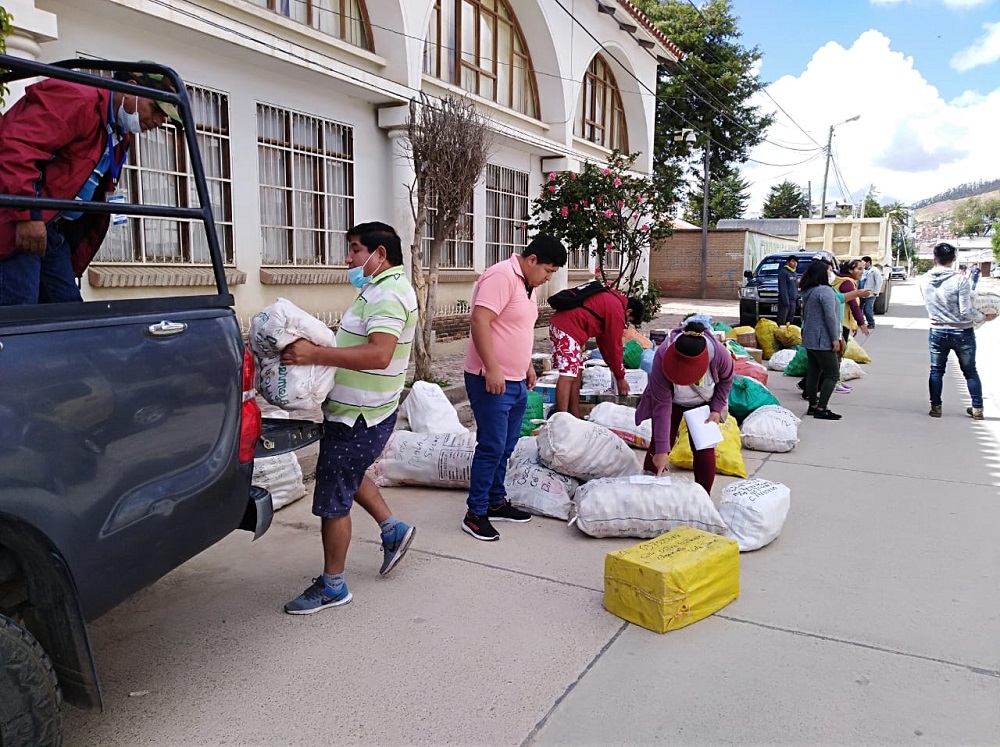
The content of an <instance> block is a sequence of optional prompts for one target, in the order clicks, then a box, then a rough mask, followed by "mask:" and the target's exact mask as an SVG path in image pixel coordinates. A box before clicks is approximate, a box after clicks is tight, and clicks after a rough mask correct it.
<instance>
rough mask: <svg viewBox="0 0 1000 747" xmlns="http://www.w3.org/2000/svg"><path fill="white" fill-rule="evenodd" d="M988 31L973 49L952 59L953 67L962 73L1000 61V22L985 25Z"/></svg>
mask: <svg viewBox="0 0 1000 747" xmlns="http://www.w3.org/2000/svg"><path fill="white" fill-rule="evenodd" d="M983 29H984V30H985V31H986V33H984V34H983V35H982V36H981V37H979V38H978V39H976V41H975V43H974V44H973V45H972V46H971V47H966V48H965V49H963V50H962V51H961V52H959V53H958V54H956V55H955V56H954V57H952V58H951V67H952V69H953V70H957V71H958V72H960V73H964V72H965V71H966V70H971V69H972V68H974V67H979V66H980V65H988V64H990V63H991V62H996V61H997V60H1000V22H998V23H984V24H983Z"/></svg>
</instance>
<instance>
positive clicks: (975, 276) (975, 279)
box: [969, 265, 982, 290]
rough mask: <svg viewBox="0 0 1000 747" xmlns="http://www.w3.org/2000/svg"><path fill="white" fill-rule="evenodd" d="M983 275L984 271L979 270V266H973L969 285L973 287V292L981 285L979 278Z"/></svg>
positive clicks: (970, 271)
mask: <svg viewBox="0 0 1000 747" xmlns="http://www.w3.org/2000/svg"><path fill="white" fill-rule="evenodd" d="M981 274H982V270H980V269H979V265H973V266H972V269H971V270H969V283H970V284H971V285H972V290H975V289H976V286H977V285H979V276H980V275H981Z"/></svg>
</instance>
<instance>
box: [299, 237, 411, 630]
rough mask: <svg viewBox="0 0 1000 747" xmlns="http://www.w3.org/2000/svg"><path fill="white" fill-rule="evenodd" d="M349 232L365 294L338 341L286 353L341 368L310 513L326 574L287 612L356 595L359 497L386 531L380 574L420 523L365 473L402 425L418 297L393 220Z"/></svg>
mask: <svg viewBox="0 0 1000 747" xmlns="http://www.w3.org/2000/svg"><path fill="white" fill-rule="evenodd" d="M347 240H348V248H347V266H348V273H347V274H348V279H349V280H350V282H351V284H352V285H354V286H355V287H356V288H358V289H359V290H360V291H361V293H360V294H359V295H358V297H357V299H356V300H355V301H354V303H352V304H351V306H350V308H349V309H348V310H347V313H346V314H344V317H343V319H342V320H341V322H340V328H339V329H338V330H337V347H335V348H326V347H320V346H318V345H314V344H312V343H311V342H308V341H307V340H296V341H295V342H293V343H292V344H291V345H289V346H288V347H287V348H285V350H284V352H283V353H282V356H281V361H282V363H284V364H286V365H322V366H336V367H337V373H336V375H335V377H334V384H333V389H332V390H330V393H329V394H328V395H327V399H326V402H325V403H324V405H323V410H324V415H325V417H326V430H325V434H324V436H323V440H322V441H321V442H320V448H319V461H318V463H317V465H316V487H315V490H314V492H313V513H314V514H315V515H316V516H319V517H320V520H321V525H322V538H323V573H322V574H320V575H319V576H317V577H316V578H315V579H313V583H312V585H310V586H309V588H307V589H306V590H305V591H304V592H302V594H300V595H299V596H298V597H296V598H295V599H293V600H292V601H291V602H289V603H288V604H286V605H285V612H287V613H288V614H290V615H308V614H311V613H313V612H319V611H320V610H323V609H327V608H328V607H337V606H339V605H342V604H347V603H348V602H350V601H351V598H352V595H351V592H350V591H348V589H347V584H346V583H345V582H344V566H345V564H346V562H347V547H348V545H349V544H350V542H351V506H352V505H353V503H354V501H357V502H358V503H359V504H361V507H362V508H363V509H364V510H365V511H367V512H368V513H369V514H371V515H372V518H374V519H375V521H377V522H378V524H379V527H380V528H381V530H382V552H383V562H382V568H381V570H380V571H379V572H380V573H381V574H382V575H385V574H387V573H388V572H389V571H391V570H392V569H393V568H394V567H395V566H396V564H397V563H398V562H399V560H400V558H402V557H403V554H404V553H405V552H406V550H407V549H408V548H409V546H410V543H411V542H412V541H413V535H414V534H415V533H416V531H417V530H416V528H415V527H411V526H409V525H408V524H406V523H404V522H402V521H399V520H398V519H396V517H395V516H393V514H392V511H390V510H389V507H388V506H387V505H386V503H385V500H384V499H383V498H382V493H381V492H380V491H379V489H378V488H377V487H376V486H375V483H373V482H372V481H371V480H370V479H369V478H368V477H366V476H365V471H366V470H367V469H368V468H369V467H370V466H371V465H372V463H373V462H374V461H375V460H376V459H377V458H378V456H379V454H381V453H382V449H383V448H384V447H385V444H386V441H388V440H389V436H390V435H391V434H392V430H393V428H394V427H395V425H396V413H397V410H398V408H399V395H400V392H402V390H403V384H404V382H405V379H406V368H407V366H408V365H409V362H410V349H411V347H412V345H413V334H414V329H415V327H416V324H417V298H416V295H415V294H414V292H413V287H412V286H411V285H410V282H409V280H407V278H406V272H405V270H404V269H403V251H402V247H401V244H400V239H399V236H398V235H397V234H396V231H395V229H393V228H392V226H389V225H387V224H385V223H377V222H372V223H362V224H360V225H358V226H354V227H353V228H351V229H350V230H349V231H348V232H347Z"/></svg>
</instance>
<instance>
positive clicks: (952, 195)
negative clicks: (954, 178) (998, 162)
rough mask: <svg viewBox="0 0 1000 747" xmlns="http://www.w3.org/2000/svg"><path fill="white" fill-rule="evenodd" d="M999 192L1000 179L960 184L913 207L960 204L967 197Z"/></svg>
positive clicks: (919, 201) (914, 204) (916, 203)
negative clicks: (939, 203)
mask: <svg viewBox="0 0 1000 747" xmlns="http://www.w3.org/2000/svg"><path fill="white" fill-rule="evenodd" d="M997 190H1000V179H990V180H982V181H978V182H969V183H968V184H960V185H958V186H957V187H952V188H951V189H949V190H946V191H944V192H942V193H941V194H937V195H934V196H933V197H927V198H925V199H923V200H918V201H917V202H914V203H913V205H911V207H912V208H913V209H914V210H916V209H918V208H922V207H926V206H929V205H933V204H934V203H937V202H946V201H948V202H959V201H961V200H964V199H966V198H967V197H975V196H976V195H981V194H985V193H987V192H995V191H997Z"/></svg>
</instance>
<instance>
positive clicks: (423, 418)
mask: <svg viewBox="0 0 1000 747" xmlns="http://www.w3.org/2000/svg"><path fill="white" fill-rule="evenodd" d="M402 410H403V414H404V415H405V416H406V419H407V421H409V423H410V430H411V431H413V432H414V433H468V432H469V429H468V428H466V427H465V426H464V425H462V423H461V421H459V419H458V411H457V410H456V409H455V406H454V405H453V404H452V403H451V400H449V399H448V395H446V394H445V393H444V390H443V389H441V387H440V386H438V385H437V384H432V383H431V382H429V381H414V382H413V386H412V387H411V388H410V393H409V394H407V395H406V399H405V400H403V404H402Z"/></svg>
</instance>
